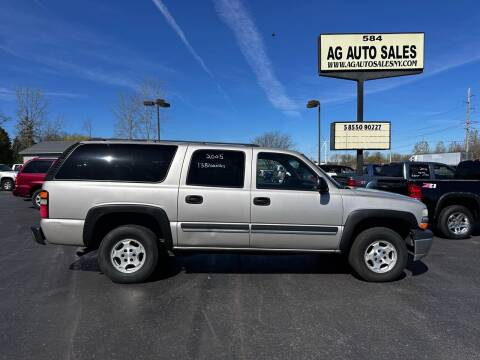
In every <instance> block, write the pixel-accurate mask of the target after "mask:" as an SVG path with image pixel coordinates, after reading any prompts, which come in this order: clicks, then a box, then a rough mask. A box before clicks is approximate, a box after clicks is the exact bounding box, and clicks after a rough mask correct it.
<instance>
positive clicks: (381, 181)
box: [343, 161, 480, 239]
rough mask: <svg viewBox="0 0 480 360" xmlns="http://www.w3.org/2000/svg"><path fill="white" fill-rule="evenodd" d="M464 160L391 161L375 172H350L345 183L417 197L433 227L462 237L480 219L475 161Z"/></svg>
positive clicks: (479, 182) (479, 198)
mask: <svg viewBox="0 0 480 360" xmlns="http://www.w3.org/2000/svg"><path fill="white" fill-rule="evenodd" d="M463 163H464V164H462V163H460V164H459V166H458V167H457V168H456V169H455V168H453V167H451V166H448V165H445V164H440V163H420V162H403V163H392V164H388V165H382V166H381V167H380V168H379V169H377V173H376V174H375V175H364V176H355V175H352V176H349V177H348V178H347V179H346V181H344V184H345V183H346V185H348V186H350V187H366V188H369V189H376V190H383V191H389V192H395V193H399V194H403V195H407V196H410V197H412V198H415V199H417V200H420V201H422V202H424V203H425V204H426V205H427V208H428V212H429V220H430V223H431V224H432V225H433V226H434V227H435V228H436V230H438V231H439V232H441V234H442V235H443V236H445V237H447V238H450V239H463V238H466V237H468V236H470V234H471V233H472V231H473V230H474V225H475V224H476V223H479V222H480V181H476V180H475V179H480V178H479V177H475V171H476V170H475V169H477V166H478V164H476V163H477V162H476V161H466V162H463ZM472 163H473V164H472ZM343 180H345V179H343Z"/></svg>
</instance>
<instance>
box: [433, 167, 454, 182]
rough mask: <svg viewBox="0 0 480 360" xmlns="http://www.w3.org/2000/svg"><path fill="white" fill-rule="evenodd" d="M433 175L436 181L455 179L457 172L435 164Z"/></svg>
mask: <svg viewBox="0 0 480 360" xmlns="http://www.w3.org/2000/svg"><path fill="white" fill-rule="evenodd" d="M433 173H434V174H435V179H453V178H454V177H455V171H454V170H453V169H452V168H450V167H448V166H446V165H440V164H434V165H433Z"/></svg>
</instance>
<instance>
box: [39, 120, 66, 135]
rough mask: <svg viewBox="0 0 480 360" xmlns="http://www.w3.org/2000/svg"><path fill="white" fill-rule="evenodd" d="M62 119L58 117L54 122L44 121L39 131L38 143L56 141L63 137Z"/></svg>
mask: <svg viewBox="0 0 480 360" xmlns="http://www.w3.org/2000/svg"><path fill="white" fill-rule="evenodd" d="M63 126H64V117H63V116H62V115H60V116H58V117H57V119H56V120H44V121H43V124H42V126H41V129H40V141H58V140H62V139H63V137H64V136H65V132H64V131H63Z"/></svg>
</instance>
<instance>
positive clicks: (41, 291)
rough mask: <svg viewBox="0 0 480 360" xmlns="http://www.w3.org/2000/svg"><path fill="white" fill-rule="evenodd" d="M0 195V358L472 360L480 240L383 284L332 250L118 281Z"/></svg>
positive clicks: (197, 257) (199, 263) (191, 262)
mask: <svg viewBox="0 0 480 360" xmlns="http://www.w3.org/2000/svg"><path fill="white" fill-rule="evenodd" d="M38 221H39V215H38V212H37V211H36V210H35V209H33V208H32V207H31V204H30V203H29V202H27V201H24V200H23V199H19V198H15V197H13V196H12V194H11V193H7V192H0V249H1V252H0V359H9V360H10V359H15V360H20V359H35V360H41V359H49V360H50V359H136V360H140V359H369V360H370V359H387V358H388V359H480V266H479V258H480V237H478V236H477V237H473V238H471V239H468V240H461V241H458V240H457V241H453V240H445V239H440V238H435V242H434V244H433V247H432V250H431V253H430V255H429V256H428V257H427V258H425V259H424V260H423V262H417V263H411V264H409V267H408V270H407V271H406V272H405V276H404V277H403V278H402V279H400V280H398V281H396V282H392V283H383V284H371V283H366V282H364V281H361V280H359V279H358V278H356V277H355V276H353V275H352V273H351V271H350V269H349V267H348V265H347V264H346V263H345V261H344V259H343V258H342V257H341V256H339V255H325V256H323V255H322V256H319V255H237V254H234V255H231V254H191V255H182V256H180V257H177V258H170V259H169V262H168V264H167V272H166V273H165V274H163V275H162V274H158V275H157V276H156V277H155V278H154V279H153V280H152V281H151V282H148V283H145V284H136V285H117V284H114V283H112V282H111V281H110V280H109V279H108V278H107V277H106V276H104V275H102V274H101V273H100V271H99V268H98V265H97V263H96V257H95V253H89V254H87V255H85V256H83V257H81V258H79V257H77V256H76V254H75V251H76V248H73V247H62V246H52V245H48V246H41V245H38V244H36V243H34V242H33V240H32V239H31V236H30V232H29V227H30V225H32V224H36V223H38Z"/></svg>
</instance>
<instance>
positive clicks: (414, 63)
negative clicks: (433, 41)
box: [318, 33, 424, 74]
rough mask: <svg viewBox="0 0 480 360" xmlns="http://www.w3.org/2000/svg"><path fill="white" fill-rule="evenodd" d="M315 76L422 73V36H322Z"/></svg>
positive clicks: (381, 34) (386, 34) (392, 34)
mask: <svg viewBox="0 0 480 360" xmlns="http://www.w3.org/2000/svg"><path fill="white" fill-rule="evenodd" d="M318 42H319V43H318V49H319V72H320V74H322V73H329V72H348V71H422V70H423V50H424V49H423V47H424V33H377V34H322V35H320V37H319V39H318Z"/></svg>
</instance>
